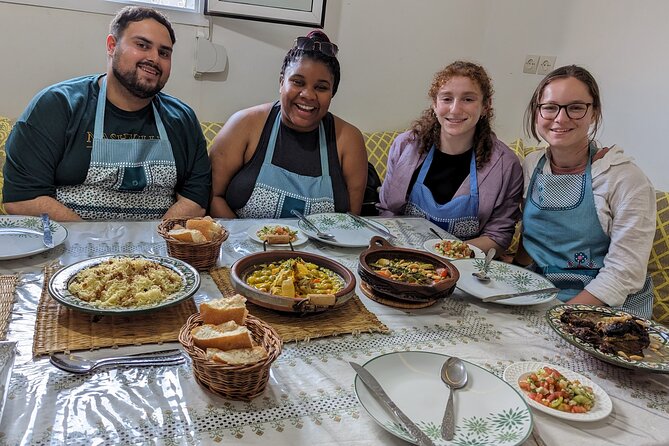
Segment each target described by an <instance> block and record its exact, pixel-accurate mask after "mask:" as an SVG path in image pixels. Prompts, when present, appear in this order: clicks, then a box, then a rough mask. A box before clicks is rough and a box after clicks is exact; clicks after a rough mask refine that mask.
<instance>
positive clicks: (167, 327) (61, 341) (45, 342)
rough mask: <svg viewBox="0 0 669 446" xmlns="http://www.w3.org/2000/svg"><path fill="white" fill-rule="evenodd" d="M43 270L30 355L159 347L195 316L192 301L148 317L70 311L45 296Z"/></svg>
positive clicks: (46, 271)
mask: <svg viewBox="0 0 669 446" xmlns="http://www.w3.org/2000/svg"><path fill="white" fill-rule="evenodd" d="M57 269H58V268H45V269H44V286H43V287H42V295H41V297H40V301H39V304H38V306H37V320H36V322H35V339H34V341H33V356H39V355H46V354H49V353H56V352H69V351H73V350H93V349H97V348H104V347H118V346H122V345H141V344H160V343H163V342H172V341H177V340H178V339H179V330H180V329H181V327H182V326H183V325H184V324H185V323H186V321H187V320H188V317H189V316H190V315H191V314H193V313H197V307H196V306H195V302H194V301H193V299H188V300H186V301H184V302H182V303H180V304H178V305H173V306H171V307H167V308H163V309H161V310H160V311H154V312H152V313H148V314H139V315H134V316H99V315H94V314H89V313H83V312H81V311H77V310H73V309H71V308H67V307H65V306H63V305H61V304H59V303H58V302H57V301H56V300H55V299H53V298H52V297H51V295H49V291H48V284H49V279H50V278H51V275H52V274H53V273H54V272H55V271H56V270H57Z"/></svg>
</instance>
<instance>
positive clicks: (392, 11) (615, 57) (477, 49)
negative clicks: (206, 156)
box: [0, 0, 669, 190]
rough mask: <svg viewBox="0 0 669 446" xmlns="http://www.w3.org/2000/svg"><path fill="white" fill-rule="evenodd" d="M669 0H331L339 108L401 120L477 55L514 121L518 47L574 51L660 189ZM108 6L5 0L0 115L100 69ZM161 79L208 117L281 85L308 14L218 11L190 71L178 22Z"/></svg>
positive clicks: (362, 121) (220, 117)
mask: <svg viewBox="0 0 669 446" xmlns="http://www.w3.org/2000/svg"><path fill="white" fill-rule="evenodd" d="M668 16H669V2H666V1H665V0H644V1H643V2H633V1H631V0H587V1H584V0H562V1H561V2H555V1H552V0H504V1H499V0H450V1H444V0H420V1H417V0H329V1H328V3H327V15H326V21H325V31H326V32H327V33H328V35H329V36H330V37H331V38H332V40H333V41H335V42H336V43H337V44H338V45H339V46H340V62H341V66H342V81H341V85H340V90H339V92H338V93H337V96H336V97H335V99H334V101H333V105H332V110H333V112H334V113H336V114H338V115H339V116H341V117H342V118H344V119H346V120H348V121H350V122H352V123H354V124H355V125H357V126H358V127H359V128H360V129H362V130H368V131H371V130H386V129H401V128H405V127H407V126H408V125H409V123H410V122H411V121H412V120H413V119H415V118H416V117H417V116H418V114H419V113H420V111H421V110H422V109H423V108H424V107H425V106H426V105H427V98H426V91H427V88H428V85H429V82H430V80H431V78H432V75H433V73H434V72H435V71H437V70H438V69H439V68H441V67H442V66H444V65H446V64H448V63H450V62H451V61H453V60H455V59H457V58H466V59H470V60H474V61H477V62H479V63H482V64H483V65H484V66H485V67H486V68H487V69H488V70H489V72H490V74H491V76H492V78H493V80H494V84H495V90H496V96H495V108H496V114H497V119H496V130H497V133H498V135H499V136H500V137H501V138H502V139H503V140H506V141H510V140H513V139H515V138H517V137H519V136H523V135H522V115H523V112H524V109H525V105H526V103H527V100H528V99H529V96H530V95H531V93H532V91H533V90H534V87H535V86H536V84H537V83H538V82H539V80H540V79H541V77H540V76H537V75H528V74H523V73H522V64H523V60H524V57H525V55H526V54H544V55H554V56H557V64H558V65H563V64H567V63H577V64H582V65H584V66H586V67H587V68H589V69H590V70H591V71H592V72H593V74H594V75H595V77H596V78H597V79H598V81H599V83H600V87H601V90H602V95H603V103H604V127H603V129H602V132H601V134H600V138H599V139H600V141H601V142H602V143H604V144H613V143H616V144H618V145H620V146H622V147H624V148H625V149H626V151H627V152H628V153H630V154H632V155H633V156H634V157H635V158H636V159H637V162H638V164H639V165H640V166H641V168H642V169H643V170H644V171H645V172H646V173H647V174H648V176H649V177H650V178H651V179H652V181H653V182H654V184H655V186H656V187H657V188H658V189H663V190H669V179H668V178H667V177H666V176H665V175H664V170H665V169H666V167H665V166H666V164H667V163H666V161H664V159H665V157H664V154H663V153H662V151H663V145H664V139H665V138H664V134H663V130H664V127H666V125H667V118H666V117H665V116H666V115H665V111H664V108H665V107H664V104H669V92H668V91H667V89H664V88H661V86H662V85H663V82H662V81H663V80H664V78H665V77H666V75H665V73H667V72H669V58H667V57H666V56H665V53H666V48H665V47H666V46H667V44H666V42H669V27H668V26H667V24H666V17H668ZM110 19H111V17H110V16H108V15H103V14H90V13H80V12H72V11H62V10H55V9H47V8H39V7H30V6H21V5H16V4H8V3H2V2H1V0H0V58H1V59H0V60H2V66H1V68H0V115H6V116H10V117H17V116H18V115H19V114H20V113H21V111H22V110H23V108H24V107H25V105H26V104H27V102H28V101H29V100H30V99H31V98H32V96H33V95H34V94H35V93H36V92H37V91H39V90H40V89H41V88H43V87H45V86H47V85H50V84H52V83H54V82H57V81H60V80H64V79H68V78H71V77H74V76H78V75H83V74H88V73H93V72H100V71H103V70H104V69H105V63H106V61H105V52H104V41H105V36H106V34H107V27H108V24H109V21H110ZM175 29H176V32H177V39H178V41H177V46H176V47H175V50H176V51H175V53H174V61H173V69H172V76H171V78H170V81H169V82H168V84H167V87H166V91H167V92H168V93H170V94H173V95H175V96H177V97H179V98H181V99H183V100H184V101H186V102H187V103H189V104H190V105H191V106H192V107H193V108H194V109H195V110H196V112H197V113H198V116H199V117H200V119H202V120H214V121H224V120H226V119H227V118H228V117H229V116H230V115H231V114H232V113H234V112H235V111H237V110H239V109H241V108H244V107H248V106H250V105H254V104H258V103H261V102H266V101H271V100H274V99H275V98H276V97H277V94H278V72H279V69H280V67H281V62H282V61H283V57H284V55H285V53H286V51H287V49H288V48H289V47H290V46H291V45H292V42H293V40H294V38H295V37H296V36H298V35H304V34H306V32H308V28H304V27H296V26H287V25H279V24H269V23H261V22H253V21H247V20H237V19H229V18H222V17H215V18H213V27H212V29H213V34H212V36H213V41H214V42H215V43H218V44H222V45H224V46H225V47H226V49H227V52H228V57H229V66H228V69H227V70H226V71H225V72H224V73H221V74H215V75H206V76H205V77H204V78H203V79H202V80H196V79H194V77H193V75H192V72H193V62H194V58H195V55H194V54H195V49H194V48H195V35H196V33H197V32H198V31H203V28H198V27H194V26H186V25H176V26H175Z"/></svg>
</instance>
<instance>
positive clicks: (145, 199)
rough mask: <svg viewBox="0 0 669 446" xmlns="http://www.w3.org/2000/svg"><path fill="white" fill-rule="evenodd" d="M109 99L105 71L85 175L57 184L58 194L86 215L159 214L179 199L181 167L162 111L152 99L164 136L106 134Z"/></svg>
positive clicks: (124, 217)
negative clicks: (76, 180) (112, 136)
mask: <svg viewBox="0 0 669 446" xmlns="http://www.w3.org/2000/svg"><path fill="white" fill-rule="evenodd" d="M106 100H107V77H106V76H105V77H103V78H102V84H101V85H100V93H99V95H98V102H97V107H96V111H95V129H94V132H93V148H92V150H91V162H90V165H89V168H88V173H87V175H86V179H85V180H84V182H83V183H82V184H80V185H75V186H63V187H59V188H58V189H57V190H56V198H57V199H58V201H60V202H61V203H63V204H64V205H65V206H67V207H69V208H70V209H72V210H74V211H75V212H76V213H77V214H78V215H79V216H80V217H81V218H83V219H87V220H93V219H96V220H150V219H157V218H161V217H162V216H163V215H164V214H165V212H167V210H168V209H169V208H170V206H172V205H173V204H174V203H175V201H176V200H175V194H174V188H175V186H176V184H177V169H176V165H175V163H174V155H173V154H172V145H171V144H170V141H169V139H168V138H167V132H166V131H165V126H164V125H163V121H162V119H161V118H160V114H158V111H157V110H156V106H155V105H154V104H153V102H152V103H151V106H152V108H153V116H154V119H155V121H156V128H157V129H158V135H159V136H160V139H108V138H103V134H104V128H103V127H104V117H105V105H106Z"/></svg>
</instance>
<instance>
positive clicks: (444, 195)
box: [407, 149, 473, 204]
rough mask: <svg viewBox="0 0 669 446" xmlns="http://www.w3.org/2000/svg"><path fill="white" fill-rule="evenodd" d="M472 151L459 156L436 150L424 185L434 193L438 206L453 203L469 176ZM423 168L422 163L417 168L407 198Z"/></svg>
mask: <svg viewBox="0 0 669 446" xmlns="http://www.w3.org/2000/svg"><path fill="white" fill-rule="evenodd" d="M472 151H473V149H469V150H467V151H466V152H464V153H461V154H459V155H449V154H446V153H443V152H440V151H439V150H436V149H435V151H434V158H433V159H432V164H431V165H430V168H429V169H428V171H427V175H426V176H425V181H424V182H423V183H424V184H425V186H426V187H427V188H428V189H429V190H430V191H431V192H432V196H433V197H434V200H435V201H436V202H437V203H438V204H446V203H448V202H449V201H451V199H453V196H454V195H455V193H456V192H457V191H458V189H459V188H460V186H461V185H462V182H463V181H464V180H465V178H467V175H469V165H470V163H471V160H472ZM421 167H423V164H422V163H421V164H420V165H419V166H418V167H417V168H416V170H415V171H414V173H413V176H412V177H411V181H410V182H409V189H408V190H407V198H408V196H409V195H410V194H411V190H412V189H413V186H414V185H415V184H416V180H417V179H418V173H419V172H420V169H421Z"/></svg>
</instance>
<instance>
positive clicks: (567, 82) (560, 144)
mask: <svg viewBox="0 0 669 446" xmlns="http://www.w3.org/2000/svg"><path fill="white" fill-rule="evenodd" d="M574 103H581V104H592V103H593V98H592V95H591V94H590V90H589V89H588V87H587V85H586V84H584V83H583V82H581V81H580V80H578V79H576V78H574V77H567V78H558V79H555V80H553V81H551V82H550V83H549V84H547V85H546V86H545V87H544V90H543V91H542V92H541V95H540V96H539V104H557V105H567V104H574ZM594 113H595V110H594V107H589V108H588V111H587V112H586V114H585V116H584V117H583V118H581V119H572V118H570V117H569V116H567V112H566V110H565V109H564V108H563V109H561V110H560V112H559V113H558V114H557V116H555V118H553V119H545V118H543V117H542V116H541V114H540V113H539V110H538V109H537V112H536V116H535V119H536V128H537V132H538V133H539V135H540V136H541V137H542V138H543V139H544V141H546V142H547V143H548V144H549V145H550V146H551V149H558V150H560V149H565V150H574V151H577V150H581V149H583V147H584V146H587V145H588V141H589V132H590V126H591V125H592V124H593V123H594Z"/></svg>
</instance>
